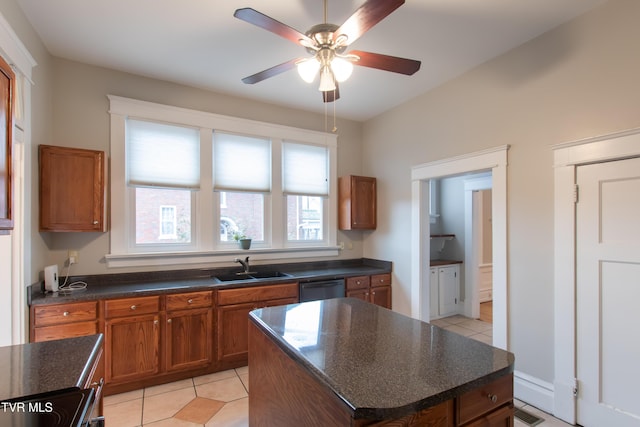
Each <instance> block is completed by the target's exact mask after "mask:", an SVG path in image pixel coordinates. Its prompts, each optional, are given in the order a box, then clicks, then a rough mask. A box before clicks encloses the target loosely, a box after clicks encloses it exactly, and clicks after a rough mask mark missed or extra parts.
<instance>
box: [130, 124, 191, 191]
mask: <svg viewBox="0 0 640 427" xmlns="http://www.w3.org/2000/svg"><path fill="white" fill-rule="evenodd" d="M126 161H127V173H128V183H129V184H130V185H134V186H154V187H166V188H190V189H197V188H199V187H200V131H199V130H198V129H194V128H188V127H183V126H175V125H168V124H162V123H155V122H147V121H141V120H132V119H130V120H127V160H126Z"/></svg>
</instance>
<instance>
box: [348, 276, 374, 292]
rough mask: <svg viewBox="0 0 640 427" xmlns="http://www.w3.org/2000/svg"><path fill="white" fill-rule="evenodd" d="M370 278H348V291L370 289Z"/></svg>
mask: <svg viewBox="0 0 640 427" xmlns="http://www.w3.org/2000/svg"><path fill="white" fill-rule="evenodd" d="M369 282H370V279H369V276H356V277H347V280H346V285H347V289H348V290H350V289H362V288H368V287H369Z"/></svg>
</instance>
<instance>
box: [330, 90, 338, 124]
mask: <svg viewBox="0 0 640 427" xmlns="http://www.w3.org/2000/svg"><path fill="white" fill-rule="evenodd" d="M336 102H338V101H337V100H336V89H334V90H333V129H331V132H333V133H336V132H337V131H338V127H337V126H336Z"/></svg>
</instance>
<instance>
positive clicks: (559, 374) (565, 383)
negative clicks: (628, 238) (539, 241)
mask: <svg viewBox="0 0 640 427" xmlns="http://www.w3.org/2000/svg"><path fill="white" fill-rule="evenodd" d="M551 148H552V150H553V166H554V236H553V239H554V242H553V246H554V273H553V284H554V308H553V311H554V348H555V351H554V372H555V378H554V383H553V386H554V397H553V400H554V401H553V414H554V416H556V417H558V418H561V419H563V420H564V421H567V422H569V423H571V424H574V423H575V422H576V408H577V399H576V397H575V396H574V390H576V387H577V379H576V375H577V369H576V357H577V352H576V340H577V335H576V326H577V325H576V286H577V282H576V248H575V244H576V233H575V226H576V205H575V202H574V200H575V197H576V168H577V167H578V166H580V165H584V164H588V163H601V162H607V161H613V160H622V159H625V158H630V157H640V128H636V129H631V130H626V131H623V132H616V133H612V134H608V135H602V136H597V137H593V138H587V139H582V140H578V141H573V142H566V143H562V144H557V145H554V146H552V147H551Z"/></svg>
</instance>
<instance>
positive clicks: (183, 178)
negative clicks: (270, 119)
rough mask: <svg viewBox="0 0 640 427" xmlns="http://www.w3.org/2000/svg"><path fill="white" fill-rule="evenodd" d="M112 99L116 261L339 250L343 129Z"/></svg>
mask: <svg viewBox="0 0 640 427" xmlns="http://www.w3.org/2000/svg"><path fill="white" fill-rule="evenodd" d="M109 100H110V114H111V230H110V232H111V236H110V237H111V239H110V241H111V246H110V251H111V253H110V254H107V255H106V259H107V265H108V266H109V267H125V266H144V265H158V264H162V265H169V264H172V263H175V264H180V265H184V264H197V263H207V264H209V263H212V262H229V259H230V257H233V256H236V255H237V254H238V253H240V252H242V254H245V253H246V254H247V255H251V257H252V259H254V260H255V259H258V260H259V259H264V260H278V259H292V258H304V257H317V256H327V255H337V254H338V249H337V245H336V234H337V224H336V220H335V217H336V209H337V200H336V199H337V176H336V175H337V173H336V157H337V137H336V135H334V134H328V133H324V132H317V131H309V130H304V129H298V128H292V127H287V126H280V125H274V124H269V123H263V122H254V121H251V120H246V119H239V118H234V117H228V116H220V115H216V114H211V113H204V112H200V111H194V110H187V109H183V108H177V107H171V106H166V105H159V104H153V103H148V102H143V101H136V100H131V99H127V98H121V97H116V96H109ZM238 234H240V235H242V234H244V235H246V236H248V237H250V238H252V239H253V242H252V246H251V248H252V249H251V251H250V252H249V253H247V252H246V251H241V250H240V249H239V247H238V244H237V242H235V241H234V236H235V235H238Z"/></svg>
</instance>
